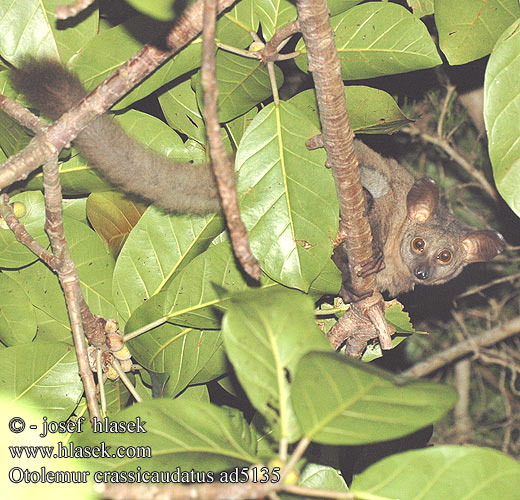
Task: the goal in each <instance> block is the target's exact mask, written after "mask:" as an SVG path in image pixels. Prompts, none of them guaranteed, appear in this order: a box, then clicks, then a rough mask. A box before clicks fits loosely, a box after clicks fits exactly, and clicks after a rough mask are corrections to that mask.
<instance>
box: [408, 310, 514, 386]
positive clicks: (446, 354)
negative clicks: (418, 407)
mask: <svg viewBox="0 0 520 500" xmlns="http://www.w3.org/2000/svg"><path fill="white" fill-rule="evenodd" d="M518 333H520V317H516V318H514V319H512V320H510V321H508V322H507V323H505V324H504V325H502V326H497V327H496V328H493V329H491V330H488V331H486V332H484V333H481V334H480V335H477V336H475V337H472V338H470V339H468V340H464V341H463V342H459V343H458V344H455V345H454V346H452V347H450V348H449V349H447V350H445V351H443V352H440V353H438V354H434V355H433V356H431V357H430V358H429V359H428V360H426V361H422V362H421V363H417V364H416V365H414V366H412V367H411V368H409V369H408V370H406V371H404V372H403V373H402V375H406V376H408V377H424V376H425V375H428V374H429V373H432V372H434V371H436V370H438V369H439V368H442V367H443V366H445V365H447V364H449V363H451V362H452V361H455V360H456V359H459V358H461V357H462V356H465V355H466V354H470V353H473V352H477V353H478V349H479V347H487V346H490V345H493V344H496V343H497V342H500V341H501V340H504V339H507V338H508V337H511V336H513V335H516V334H518Z"/></svg>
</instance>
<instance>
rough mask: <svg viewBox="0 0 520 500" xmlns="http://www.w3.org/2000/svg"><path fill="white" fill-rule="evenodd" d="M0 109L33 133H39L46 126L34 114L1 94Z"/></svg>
mask: <svg viewBox="0 0 520 500" xmlns="http://www.w3.org/2000/svg"><path fill="white" fill-rule="evenodd" d="M0 109H1V110H2V111H5V112H6V113H7V114H8V115H9V116H11V117H12V118H14V119H15V120H16V121H17V122H18V123H19V124H20V125H22V126H24V127H25V128H28V129H29V130H32V131H33V132H41V131H43V130H44V129H45V127H46V126H47V124H46V123H45V122H43V121H42V120H40V119H39V118H38V117H37V116H36V115H35V114H33V113H31V112H30V111H29V110H28V109H26V108H24V107H23V106H22V105H21V104H18V103H17V102H16V101H13V100H12V99H9V97H7V96H5V95H3V94H0Z"/></svg>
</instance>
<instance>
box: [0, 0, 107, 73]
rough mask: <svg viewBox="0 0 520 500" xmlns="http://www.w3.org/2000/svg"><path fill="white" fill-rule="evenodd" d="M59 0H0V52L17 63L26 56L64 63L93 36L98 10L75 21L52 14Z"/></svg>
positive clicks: (59, 2)
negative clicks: (66, 21) (58, 18)
mask: <svg viewBox="0 0 520 500" xmlns="http://www.w3.org/2000/svg"><path fill="white" fill-rule="evenodd" d="M62 4H63V2H62V1H61V0H0V12H1V13H2V16H1V17H0V33H2V36H1V37H0V54H1V55H2V57H3V58H4V59H6V60H7V61H9V62H10V63H11V64H13V65H15V66H17V65H19V64H20V63H21V62H22V61H23V60H24V59H25V58H27V57H28V56H31V57H36V58H38V59H44V58H47V59H55V60H59V61H61V62H63V63H66V62H67V61H68V60H69V59H70V58H71V57H72V56H73V55H74V54H77V53H78V52H79V51H80V50H81V49H82V48H83V47H84V46H85V44H86V43H87V41H88V40H89V39H90V38H91V37H93V36H94V35H95V33H96V30H97V27H98V20H99V16H98V11H97V9H93V10H89V13H88V15H83V16H77V17H76V18H74V23H73V24H72V25H71V24H69V23H63V22H58V21H57V20H56V17H55V16H54V12H55V10H56V7H58V6H59V5H62Z"/></svg>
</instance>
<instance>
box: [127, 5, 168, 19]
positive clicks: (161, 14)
mask: <svg viewBox="0 0 520 500" xmlns="http://www.w3.org/2000/svg"><path fill="white" fill-rule="evenodd" d="M126 1H127V3H129V4H130V5H131V6H132V7H134V9H137V10H138V11H140V12H142V13H143V14H146V15H147V16H150V17H153V18H155V19H159V20H160V21H172V20H173V19H174V18H175V12H174V9H173V4H174V2H172V0H126Z"/></svg>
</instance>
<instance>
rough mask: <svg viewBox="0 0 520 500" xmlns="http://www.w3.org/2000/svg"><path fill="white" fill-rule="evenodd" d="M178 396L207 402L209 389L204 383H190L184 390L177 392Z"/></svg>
mask: <svg viewBox="0 0 520 500" xmlns="http://www.w3.org/2000/svg"><path fill="white" fill-rule="evenodd" d="M178 398H183V399H187V400H191V401H200V402H202V403H209V402H210V401H209V391H208V386H207V385H205V384H201V385H190V386H189V387H186V389H185V390H184V392H182V393H181V394H179V396H178Z"/></svg>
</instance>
